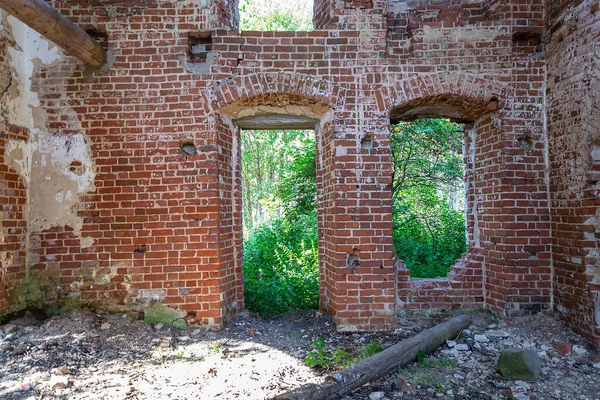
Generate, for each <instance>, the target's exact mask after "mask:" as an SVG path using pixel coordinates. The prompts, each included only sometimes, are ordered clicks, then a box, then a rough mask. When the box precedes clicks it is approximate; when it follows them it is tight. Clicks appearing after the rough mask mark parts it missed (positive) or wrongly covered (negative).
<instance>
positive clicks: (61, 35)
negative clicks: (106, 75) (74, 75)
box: [0, 0, 106, 67]
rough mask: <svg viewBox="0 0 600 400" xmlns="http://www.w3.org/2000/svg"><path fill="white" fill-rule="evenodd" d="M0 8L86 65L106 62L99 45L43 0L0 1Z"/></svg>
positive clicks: (98, 65) (96, 65)
mask: <svg viewBox="0 0 600 400" xmlns="http://www.w3.org/2000/svg"><path fill="white" fill-rule="evenodd" d="M0 8H2V9H4V10H5V11H6V12H7V13H9V14H10V15H12V16H13V17H15V18H17V19H19V20H21V21H22V22H23V23H25V24H26V25H28V26H29V27H30V28H32V29H34V30H36V31H38V32H39V33H41V34H42V35H44V36H45V37H46V38H48V39H50V40H52V41H53V42H54V43H56V44H57V45H59V46H60V47H62V48H63V49H65V50H67V51H68V52H69V53H71V55H73V56H75V57H77V58H79V59H80V60H82V61H83V62H85V63H86V64H87V65H90V66H92V67H100V66H102V65H103V64H104V63H105V62H106V55H105V54H104V50H102V47H100V44H99V43H98V42H96V41H95V40H94V39H93V38H92V37H91V36H90V35H88V34H87V33H86V32H85V31H84V30H83V29H81V28H80V27H78V26H77V25H75V24H74V23H72V22H71V21H69V20H68V19H67V18H66V17H65V16H64V15H62V14H61V13H60V12H58V10H56V9H55V8H54V7H52V6H51V5H49V4H48V3H46V2H45V1H44V0H2V1H1V2H0Z"/></svg>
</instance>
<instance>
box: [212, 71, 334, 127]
mask: <svg viewBox="0 0 600 400" xmlns="http://www.w3.org/2000/svg"><path fill="white" fill-rule="evenodd" d="M204 97H205V99H206V104H207V106H208V109H209V111H219V112H222V113H224V114H228V115H230V116H235V115H236V114H237V113H239V112H240V110H244V109H248V108H255V107H260V106H262V107H277V108H280V109H281V112H282V113H289V114H299V115H307V116H311V117H322V116H323V115H324V114H325V113H326V112H327V111H328V110H330V109H336V108H338V109H339V108H341V107H342V106H343V103H344V100H345V95H344V93H343V90H341V89H340V88H339V87H338V86H337V85H335V84H333V83H331V82H329V81H327V80H324V79H321V78H319V77H316V76H312V75H306V74H296V73H257V74H250V75H245V76H238V77H236V78H234V79H225V80H222V81H221V82H219V83H217V84H215V85H213V86H212V87H211V88H209V89H208V90H207V91H206V92H205V93H204ZM302 108H305V110H304V111H302ZM311 114H313V115H311Z"/></svg>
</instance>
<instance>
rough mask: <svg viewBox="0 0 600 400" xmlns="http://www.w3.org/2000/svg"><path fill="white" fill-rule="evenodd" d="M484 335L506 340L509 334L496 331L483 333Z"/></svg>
mask: <svg viewBox="0 0 600 400" xmlns="http://www.w3.org/2000/svg"><path fill="white" fill-rule="evenodd" d="M485 335H486V336H487V337H493V338H507V337H509V336H510V334H509V333H508V332H505V331H501V330H497V329H492V330H489V331H485Z"/></svg>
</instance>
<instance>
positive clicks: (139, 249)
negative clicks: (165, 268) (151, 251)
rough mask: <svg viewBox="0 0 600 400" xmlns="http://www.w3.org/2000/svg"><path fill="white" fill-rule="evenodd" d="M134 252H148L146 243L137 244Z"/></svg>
mask: <svg viewBox="0 0 600 400" xmlns="http://www.w3.org/2000/svg"><path fill="white" fill-rule="evenodd" d="M133 252H134V253H145V252H146V245H145V244H141V245H136V246H135V250H134V251H133Z"/></svg>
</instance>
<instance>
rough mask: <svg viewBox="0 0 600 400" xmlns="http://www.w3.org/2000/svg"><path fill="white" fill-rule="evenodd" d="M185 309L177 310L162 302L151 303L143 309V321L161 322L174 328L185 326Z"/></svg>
mask: <svg viewBox="0 0 600 400" xmlns="http://www.w3.org/2000/svg"><path fill="white" fill-rule="evenodd" d="M185 316H186V312H185V311H177V310H175V309H173V308H170V307H167V306H165V305H163V304H159V303H155V304H151V305H150V306H148V307H147V308H146V309H145V310H144V321H146V322H148V323H151V324H158V323H163V324H165V325H171V326H174V327H176V328H181V329H184V328H187V325H186V323H185V320H184V319H183V318H184V317H185Z"/></svg>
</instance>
